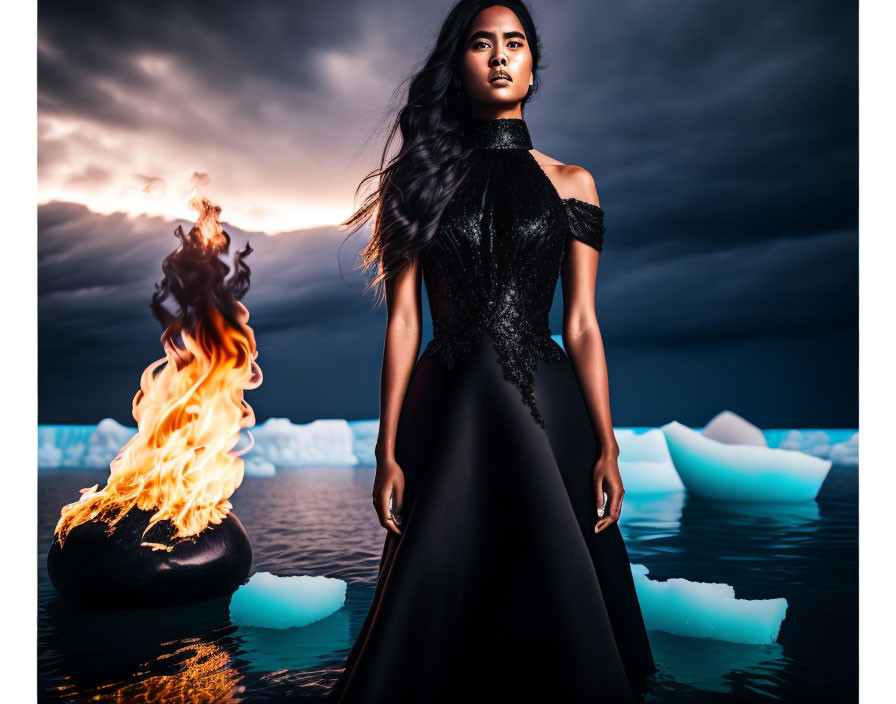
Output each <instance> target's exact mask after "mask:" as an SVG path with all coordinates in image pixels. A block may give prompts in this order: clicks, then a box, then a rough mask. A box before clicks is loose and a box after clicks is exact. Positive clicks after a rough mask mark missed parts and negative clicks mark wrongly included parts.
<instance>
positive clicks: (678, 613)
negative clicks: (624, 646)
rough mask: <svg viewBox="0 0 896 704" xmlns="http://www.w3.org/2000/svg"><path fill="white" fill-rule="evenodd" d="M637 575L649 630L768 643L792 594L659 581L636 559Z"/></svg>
mask: <svg viewBox="0 0 896 704" xmlns="http://www.w3.org/2000/svg"><path fill="white" fill-rule="evenodd" d="M631 568H632V578H633V579H634V580H635V590H636V591H637V594H638V601H639V603H640V605H641V612H642V615H643V616H644V625H645V626H646V627H647V629H648V630H656V631H665V632H666V633H672V634H674V635H679V636H690V637H692V638H715V639H716V640H726V641H731V642H733V643H750V644H757V645H761V644H768V643H774V642H775V641H776V640H777V639H778V632H779V631H780V630H781V623H782V622H783V621H784V616H785V614H786V613H787V599H785V598H784V597H778V598H777V599H737V598H735V596H734V587H732V586H731V585H729V584H721V583H711V582H691V581H689V580H687V579H681V578H678V577H675V578H672V579H667V580H666V581H664V582H658V581H654V580H652V579H650V578H649V577H648V576H647V572H648V569H647V567H645V566H644V565H636V564H632V565H631Z"/></svg>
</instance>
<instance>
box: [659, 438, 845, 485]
mask: <svg viewBox="0 0 896 704" xmlns="http://www.w3.org/2000/svg"><path fill="white" fill-rule="evenodd" d="M661 430H662V431H663V433H665V435H666V442H667V443H668V445H669V453H670V454H671V455H672V461H673V462H674V463H675V469H677V470H678V475H679V476H680V477H681V480H682V481H683V482H684V485H685V487H686V488H687V490H688V492H689V493H691V494H694V495H695V496H700V497H702V498H705V499H713V500H716V501H809V500H811V499H814V498H815V497H816V496H817V495H818V490H819V489H820V488H821V485H822V482H824V479H825V477H826V476H827V474H828V471H829V470H830V469H831V462H830V460H823V459H820V458H818V457H813V456H812V455H807V454H806V453H804V452H798V451H796V450H782V449H780V448H771V447H757V446H755V445H728V444H726V443H722V442H717V441H716V440H711V439H710V438H708V437H705V436H704V435H703V434H702V433H698V432H697V431H695V430H693V429H691V428H688V427H687V426H685V425H682V424H681V423H679V422H678V421H674V420H673V421H672V422H670V423H666V425H663V426H661Z"/></svg>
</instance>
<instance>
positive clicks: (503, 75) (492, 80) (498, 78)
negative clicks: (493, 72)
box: [488, 73, 513, 83]
mask: <svg viewBox="0 0 896 704" xmlns="http://www.w3.org/2000/svg"><path fill="white" fill-rule="evenodd" d="M496 81H507V82H509V83H512V82H513V79H512V78H511V77H510V76H509V75H507V74H506V73H499V74H498V75H497V76H494V77H492V78H489V79H488V82H489V83H495V82H496Z"/></svg>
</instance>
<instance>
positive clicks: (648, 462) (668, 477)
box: [613, 428, 684, 494]
mask: <svg viewBox="0 0 896 704" xmlns="http://www.w3.org/2000/svg"><path fill="white" fill-rule="evenodd" d="M613 434H614V435H615V436H616V442H617V444H618V445H619V474H620V476H621V477H622V483H623V485H624V486H625V493H626V494H664V493H668V492H672V491H684V484H682V483H681V478H680V477H679V476H678V472H676V471H675V465H674V464H672V457H671V456H670V455H669V447H668V445H667V444H666V437H665V435H663V431H661V430H658V429H657V428H653V429H651V430H648V431H647V432H646V433H635V432H634V431H633V430H629V429H619V430H614V431H613Z"/></svg>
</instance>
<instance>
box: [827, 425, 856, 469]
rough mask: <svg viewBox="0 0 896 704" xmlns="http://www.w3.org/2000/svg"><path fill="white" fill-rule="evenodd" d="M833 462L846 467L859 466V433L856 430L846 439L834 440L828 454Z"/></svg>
mask: <svg viewBox="0 0 896 704" xmlns="http://www.w3.org/2000/svg"><path fill="white" fill-rule="evenodd" d="M828 457H829V458H830V460H831V462H833V463H834V464H840V465H845V466H847V467H858V466H859V433H858V431H856V432H855V433H853V434H852V436H851V437H850V438H849V439H848V440H843V441H841V442H836V443H834V444H833V445H831V452H830V454H829V455H828Z"/></svg>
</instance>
